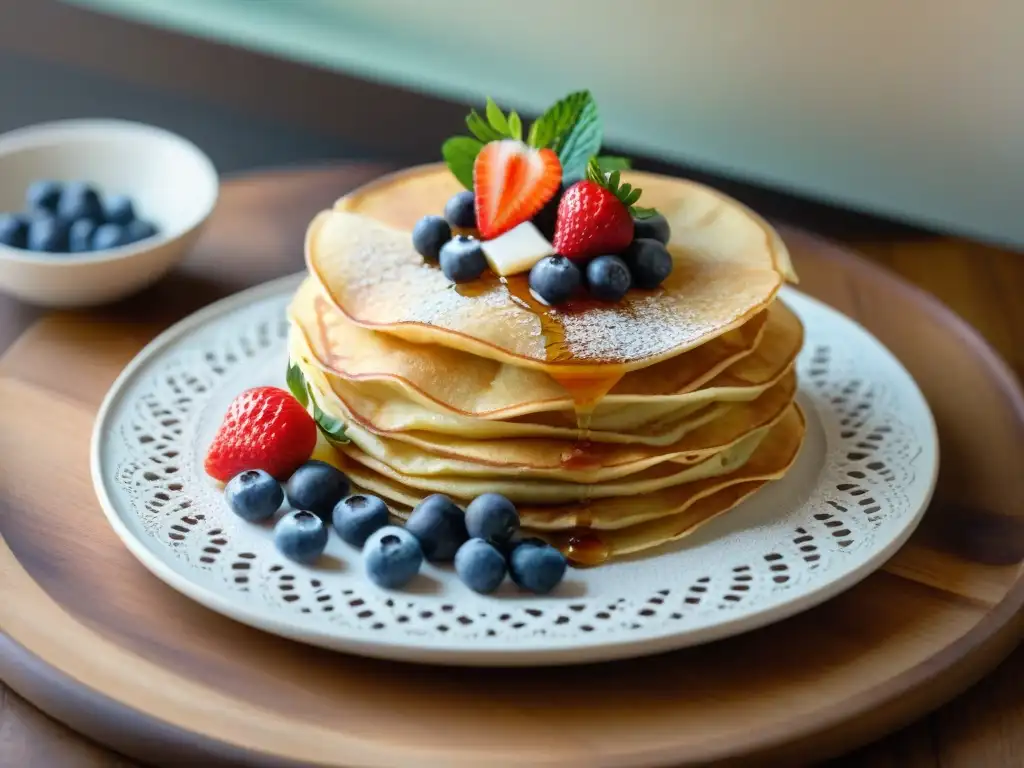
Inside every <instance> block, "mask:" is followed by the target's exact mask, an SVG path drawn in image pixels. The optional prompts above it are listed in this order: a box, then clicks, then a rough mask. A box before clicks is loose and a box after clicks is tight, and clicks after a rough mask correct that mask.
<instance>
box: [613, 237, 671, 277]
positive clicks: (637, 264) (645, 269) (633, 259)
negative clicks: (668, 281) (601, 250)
mask: <svg viewBox="0 0 1024 768" xmlns="http://www.w3.org/2000/svg"><path fill="white" fill-rule="evenodd" d="M622 260H623V261H624V262H626V266H627V267H629V272H630V274H631V275H633V287H635V288H644V289H648V290H649V289H651V288H657V287H658V286H659V285H661V283H662V281H664V279H665V278H666V277H668V276H669V275H670V274H671V273H672V254H670V253H669V252H668V248H666V247H665V244H664V243H662V242H660V241H658V240H652V239H650V238H640V239H639V240H634V241H633V242H632V243H630V244H629V248H627V249H626V252H625V253H624V254H622Z"/></svg>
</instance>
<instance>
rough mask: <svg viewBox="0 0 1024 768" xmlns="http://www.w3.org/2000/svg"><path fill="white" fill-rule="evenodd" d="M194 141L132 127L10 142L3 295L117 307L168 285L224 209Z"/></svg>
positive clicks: (54, 131)
mask: <svg viewBox="0 0 1024 768" xmlns="http://www.w3.org/2000/svg"><path fill="white" fill-rule="evenodd" d="M219 187H220V185H219V179H218V176H217V171H216V169H215V168H214V166H213V163H212V162H211V161H210V159H209V158H208V157H207V156H206V155H205V154H204V153H203V152H202V151H201V150H200V149H199V148H197V147H196V146H195V145H194V144H192V143H191V142H189V141H188V140H186V139H184V138H182V137H180V136H177V135H175V134H173V133H170V132H168V131H165V130H163V129H161V128H156V127H153V126H148V125H143V124H140V123H133V122H128V121H122V120H65V121H59V122H53V123H45V124H42V125H35V126H30V127H27V128H21V129H18V130H15V131H11V132H10V133H6V134H4V135H2V136H0V290H2V291H5V292H7V293H9V294H12V295H13V296H16V297H17V298H19V299H21V300H23V301H26V302H29V303H32V304H37V305H41V306H48V307H85V306H95V305H99V304H105V303H108V302H112V301H116V300H118V299H121V298H124V297H126V296H128V295H130V294H133V293H135V292H137V291H139V290H141V289H143V288H145V287H147V286H149V285H151V284H152V283H154V282H156V281H157V280H159V279H160V278H161V277H162V276H163V275H164V274H166V273H167V271H168V270H170V269H171V268H172V267H173V266H174V265H175V264H176V263H177V262H178V261H179V260H180V259H181V258H182V257H184V255H185V254H186V253H187V252H188V250H189V248H190V247H191V246H192V244H193V243H194V242H195V240H196V238H197V237H198V235H199V232H200V230H201V229H202V226H203V224H204V223H205V222H206V220H207V219H208V218H209V216H210V214H211V213H212V211H213V208H214V206H215V204H216V202H217V196H218V191H219Z"/></svg>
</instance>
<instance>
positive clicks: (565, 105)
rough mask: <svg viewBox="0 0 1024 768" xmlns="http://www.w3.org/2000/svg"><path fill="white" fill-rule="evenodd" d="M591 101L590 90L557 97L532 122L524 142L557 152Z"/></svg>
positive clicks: (592, 98) (592, 99)
mask: <svg viewBox="0 0 1024 768" xmlns="http://www.w3.org/2000/svg"><path fill="white" fill-rule="evenodd" d="M593 101H594V97H593V96H591V95H590V91H576V92H575V93H570V94H569V95H568V96H566V97H565V98H564V99H559V100H558V101H556V102H555V103H554V104H552V105H551V106H550V107H548V109H547V111H546V112H545V113H544V114H543V115H541V116H540V117H538V118H537V119H536V120H535V121H534V122H533V125H531V126H530V132H529V134H528V136H527V139H526V143H527V144H529V145H530V146H531V147H536V148H537V149H540V148H542V147H548V148H550V149H553V150H555V152H559V150H561V148H562V145H563V143H564V142H565V139H566V137H567V136H568V135H569V133H570V132H571V131H572V129H573V126H575V125H576V122H577V121H578V120H579V117H580V114H581V113H582V112H583V109H584V107H586V106H587V104H590V103H593Z"/></svg>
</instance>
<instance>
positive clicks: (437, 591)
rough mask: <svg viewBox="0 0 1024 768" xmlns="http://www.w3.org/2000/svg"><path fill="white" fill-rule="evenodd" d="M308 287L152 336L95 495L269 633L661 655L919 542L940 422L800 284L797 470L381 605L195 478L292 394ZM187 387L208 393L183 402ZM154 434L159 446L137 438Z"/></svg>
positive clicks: (889, 365)
mask: <svg viewBox="0 0 1024 768" xmlns="http://www.w3.org/2000/svg"><path fill="white" fill-rule="evenodd" d="M300 279H301V276H291V277H287V278H282V279H280V280H276V281H274V282H272V283H268V284H265V285H262V286H259V287H257V288H254V289H250V290H248V291H245V292H243V293H241V294H237V295H236V296H233V297H229V298H228V299H225V300H222V301H221V302H218V303H216V304H213V305H211V306H209V307H207V308H205V309H203V310H201V311H200V312H198V313H196V314H194V315H192V316H191V317H189V318H186V319H185V320H183V321H181V322H180V323H179V324H177V325H175V326H174V327H172V328H170V329H168V330H167V331H165V332H164V333H163V334H161V335H160V336H159V337H157V338H156V339H154V341H153V342H151V343H150V344H149V345H148V346H147V347H146V349H144V350H143V351H142V352H141V353H140V354H139V355H138V356H137V357H136V358H135V360H133V361H132V362H131V363H130V364H129V366H127V367H126V369H125V370H124V371H123V372H122V374H121V375H120V376H119V377H118V379H117V380H116V381H115V383H114V385H113V386H112V387H111V390H110V392H109V393H108V395H107V397H106V398H105V400H104V403H103V405H102V407H101V409H100V412H99V414H98V416H97V419H96V422H95V425H94V434H93V443H92V474H93V482H94V485H95V487H96V491H97V495H98V496H99V499H100V502H101V505H102V507H103V509H104V513H105V514H106V516H107V519H108V520H109V521H110V524H111V525H112V526H113V528H114V530H115V532H116V533H117V535H118V536H119V537H120V538H121V539H122V541H123V542H124V543H125V545H126V546H127V547H128V549H129V550H130V551H131V552H132V554H133V555H134V556H135V557H136V558H137V559H138V560H140V562H142V564H143V565H144V566H145V567H147V568H148V569H149V570H150V571H151V572H153V573H154V575H156V576H157V577H158V578H160V579H161V580H163V581H164V582H166V583H167V584H168V585H170V586H171V587H172V588H174V589H176V590H178V591H179V592H182V593H183V594H185V595H187V596H188V597H190V598H191V599H193V600H195V601H197V602H199V603H201V604H203V605H204V606H206V607H207V608H210V609H212V610H214V611H216V612H218V613H221V614H223V615H226V616H229V617H231V618H233V619H235V620H238V621H240V622H242V623H245V624H249V625H251V626H254V627H257V628H259V629H262V630H264V631H268V632H271V633H274V634H278V635H282V636H285V637H289V638H292V639H295V640H299V641H302V642H306V643H311V644H314V645H319V646H324V647H327V648H332V649H336V650H341V651H348V652H352V653H356V654H363V655H368V656H376V657H382V658H392V659H400V660H406V661H419V662H429V663H444V664H457V665H503V666H504V665H544V664H567V663H582V662H592V661H599V660H609V659H615V658H625V657H632V656H639V655H645V654H650V653H657V652H661V651H666V650H670V649H675V648H680V647H685V646H688V645H694V644H697V643H703V642H708V641H712V640H715V639H719V638H722V637H726V636H729V635H732V634H737V633H739V632H744V631H748V630H751V629H754V628H756V627H760V626H763V625H765V624H768V623H772V622H775V621H778V620H781V619H784V618H786V617H788V616H791V615H793V614H795V613H797V612H799V611H802V610H805V609H807V608H809V607H812V606H813V605H816V604H818V603H820V602H822V601H824V600H826V599H828V598H830V597H832V596H834V595H836V594H838V593H839V592H841V591H843V590H844V589H847V588H848V587H850V586H852V585H853V584H855V583H856V582H857V581H859V580H860V579H862V578H864V577H865V576H867V575H868V574H869V573H870V572H871V571H873V570H874V569H876V568H877V567H879V566H880V565H881V564H882V563H884V562H885V560H887V559H888V558H889V557H890V556H891V555H892V554H893V553H894V552H895V551H896V550H897V549H898V548H899V547H900V546H901V545H902V544H903V542H904V541H905V540H906V539H907V538H908V537H909V536H910V534H911V533H912V532H913V530H914V528H915V527H916V525H917V522H918V521H919V519H920V516H921V515H922V514H923V512H924V510H925V508H926V507H927V503H928V501H929V499H930V496H931V493H932V490H933V488H934V484H935V478H936V474H937V469H938V446H937V438H936V432H935V425H934V421H933V419H932V417H931V413H930V411H929V410H928V407H927V404H926V403H925V401H924V398H923V396H922V395H921V393H920V391H919V390H918V388H917V386H916V384H915V383H914V382H913V380H912V379H911V377H910V376H909V374H908V373H907V372H906V371H905V370H904V369H903V367H902V366H901V365H900V364H899V363H898V362H897V361H896V360H895V358H894V357H892V355H891V354H890V353H889V352H888V351H887V350H886V349H885V348H884V347H883V346H882V345H881V344H880V343H879V342H878V341H877V340H875V339H874V338H873V337H872V336H870V335H869V334H868V333H867V332H866V331H865V330H864V329H862V328H861V327H860V326H859V325H857V324H856V323H854V322H853V321H852V320H850V319H848V318H846V317H845V316H843V315H841V314H839V313H838V312H836V311H835V310H832V309H830V308H829V307H827V306H826V305H824V304H821V303H820V302H818V301H816V300H814V299H811V298H809V297H807V296H805V295H803V294H801V293H799V292H798V291H796V290H794V289H790V288H787V289H785V291H784V292H783V294H782V298H783V300H785V301H787V303H788V304H789V305H790V306H791V307H792V308H793V309H794V310H795V311H796V312H797V313H798V314H799V315H800V316H801V318H802V319H803V320H804V322H805V325H806V326H807V342H806V344H805V348H804V351H803V353H802V354H801V359H800V361H799V362H798V365H799V372H800V376H801V395H800V402H801V405H802V406H803V408H804V411H805V413H806V414H807V416H808V424H809V430H808V440H807V442H806V444H805V447H804V449H803V450H802V452H801V456H800V458H799V460H798V464H797V466H796V467H794V470H793V471H792V472H791V473H790V474H789V476H787V478H785V479H784V480H782V481H780V482H778V483H775V484H772V485H769V486H768V487H766V488H764V489H762V490H761V491H759V492H758V493H757V494H755V495H754V496H753V497H752V498H751V499H748V500H747V501H746V502H744V503H743V504H742V505H741V506H740V507H737V509H736V510H734V511H733V512H730V513H729V514H727V515H724V516H723V517H722V518H719V519H718V520H715V521H712V522H711V523H709V524H708V525H707V526H705V527H704V528H702V529H700V530H698V531H697V532H696V533H694V534H693V535H692V536H691V537H689V538H687V539H686V540H684V541H683V542H681V543H679V544H676V545H672V546H669V547H666V548H662V549H660V550H658V551H656V552H654V553H650V554H646V555H641V556H638V557H634V558H626V559H625V560H623V561H621V562H616V563H613V564H609V565H607V566H604V567H602V568H598V569H593V570H589V571H572V572H571V576H570V578H569V579H567V582H566V585H565V589H564V590H563V591H562V592H561V593H558V594H556V595H553V596H548V597H545V598H534V597H529V596H524V595H521V594H518V593H517V592H515V591H514V590H512V589H511V588H508V589H506V588H503V589H502V590H501V592H500V593H499V595H498V596H496V597H492V598H485V597H481V596H478V595H474V594H473V593H471V592H469V591H468V590H466V589H465V588H464V587H463V586H462V585H461V584H459V583H458V580H457V579H455V577H454V575H453V574H452V573H451V572H450V570H445V569H437V568H434V567H432V566H431V567H429V568H428V569H427V573H426V576H425V579H424V581H423V582H422V583H421V584H420V585H419V586H418V588H416V589H414V590H413V591H411V592H400V593H387V592H384V591H382V590H378V589H377V588H375V587H373V586H372V585H371V584H369V583H368V582H367V581H366V580H365V579H364V578H363V577H362V574H361V569H360V568H359V567H358V565H359V564H358V554H357V553H354V552H353V551H351V550H348V549H346V548H345V545H343V544H342V543H341V542H337V541H336V540H333V539H332V543H331V545H330V547H329V550H328V554H329V555H330V556H331V559H332V561H333V562H334V563H336V564H338V565H339V566H341V567H339V568H328V569H323V568H316V567H314V568H305V567H302V566H296V565H294V564H291V563H288V562H287V561H285V560H283V559H282V558H280V556H278V555H277V554H276V552H275V551H274V549H273V546H272V543H271V541H270V537H269V532H268V529H267V528H264V527H259V526H247V525H246V524H242V523H240V521H238V520H237V519H235V518H234V517H233V515H231V514H230V512H228V511H227V509H226V507H225V506H224V505H223V502H222V500H221V499H220V496H219V491H218V490H217V489H216V487H215V486H214V485H213V484H212V483H210V482H209V481H208V480H207V479H206V478H205V477H204V476H203V475H202V473H201V446H202V445H203V444H204V440H205V439H207V437H208V435H210V434H212V430H213V429H215V428H216V421H217V420H219V416H220V414H221V413H222V412H223V407H224V406H226V404H227V402H228V401H229V400H230V399H231V398H232V397H233V396H234V394H236V393H237V392H238V391H240V389H241V388H243V387H244V386H251V385H253V384H256V383H283V371H284V355H285V352H284V339H283V335H284V334H283V330H282V329H283V328H286V325H284V324H283V323H282V317H283V311H284V307H285V306H286V304H287V301H288V298H289V297H290V295H291V293H292V291H293V290H294V289H295V287H297V285H298V283H299V280H300ZM254 329H259V330H254ZM268 329H269V330H268ZM274 329H277V333H276V334H275V332H274ZM211 361H212V362H211ZM169 371H172V372H173V375H170V374H169V373H168V372H169ZM214 371H219V372H214ZM167 381H172V384H171V385H170V386H171V390H168V385H167V383H166V382H167ZM188 381H194V382H198V383H196V384H194V385H189V384H188ZM183 382H184V383H183ZM188 386H195V388H196V391H187V392H185V393H184V394H183V393H182V388H183V387H185V388H186V389H187V387H188ZM179 401H182V402H185V403H187V406H186V405H181V404H180V403H179ZM147 403H149V404H150V405H149V406H147ZM154 403H155V404H156V405H155V406H152V404H154ZM176 403H179V404H177V405H176ZM147 407H156V408H157V409H158V411H159V412H160V413H162V414H164V416H160V417H156V416H154V415H153V414H152V413H147V412H146V408H147ZM168 414H169V415H168ZM164 422H168V423H172V424H173V426H172V427H171V428H168V429H169V431H168V429H164V428H162V427H160V426H159V425H160V424H162V423H164ZM154 425H157V426H156V431H160V430H161V429H162V430H163V431H162V432H161V434H159V435H152V434H142V432H154ZM140 430H141V431H142V432H140ZM140 436H141V437H145V438H148V439H147V440H146V441H145V442H144V443H143V442H140V441H139V439H138V438H140ZM153 446H156V447H158V448H159V449H160V451H161V452H162V453H161V454H160V455H157V454H155V453H153V451H152V450H148V449H150V448H152V447H153ZM147 451H148V452H147ZM167 456H173V457H174V459H173V460H171V463H168V459H167V458H166V457H167ZM167 470H173V471H172V472H170V474H167Z"/></svg>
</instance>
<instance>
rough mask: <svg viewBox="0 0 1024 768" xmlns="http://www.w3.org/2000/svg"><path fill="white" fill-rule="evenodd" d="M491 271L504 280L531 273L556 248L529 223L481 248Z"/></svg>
mask: <svg viewBox="0 0 1024 768" xmlns="http://www.w3.org/2000/svg"><path fill="white" fill-rule="evenodd" d="M481 248H483V252H484V257H485V258H486V259H487V263H488V264H489V265H490V267H491V270H492V271H493V272H494V273H495V274H497V275H501V276H502V277H508V276H509V275H517V274H519V273H520V272H528V271H529V270H530V269H531V268H532V267H533V265H534V264H536V263H537V262H538V261H540V260H541V259H543V258H544V257H545V256H551V255H552V254H553V253H554V252H555V248H554V246H553V245H551V243H549V242H548V240H547V238H545V237H544V235H542V234H541V233H540V230H538V229H537V228H536V227H535V226H533V224H532V223H531V222H529V221H524V222H523V223H522V224H520V225H518V226H516V227H513V228H512V229H510V230H509V231H508V232H505V233H504V234H502V235H498V236H497V237H496V238H494V239H493V240H487V241H485V242H484V243H482V244H481Z"/></svg>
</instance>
